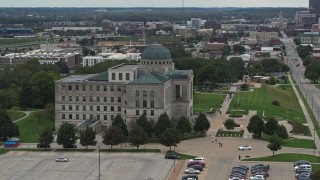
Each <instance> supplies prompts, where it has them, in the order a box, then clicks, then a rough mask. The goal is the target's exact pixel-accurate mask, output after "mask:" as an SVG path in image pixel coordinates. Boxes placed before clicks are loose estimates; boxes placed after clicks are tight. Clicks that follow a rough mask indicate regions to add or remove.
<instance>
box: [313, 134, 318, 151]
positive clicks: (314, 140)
mask: <svg viewBox="0 0 320 180" xmlns="http://www.w3.org/2000/svg"><path fill="white" fill-rule="evenodd" d="M313 143H314V145H316V128H313ZM316 148H317V147H316ZM315 151H316V150H315V148H313V155H315Z"/></svg>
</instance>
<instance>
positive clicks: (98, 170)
mask: <svg viewBox="0 0 320 180" xmlns="http://www.w3.org/2000/svg"><path fill="white" fill-rule="evenodd" d="M98 153H99V161H98V166H99V167H98V173H99V174H98V179H99V180H100V146H98Z"/></svg>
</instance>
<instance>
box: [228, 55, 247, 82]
mask: <svg viewBox="0 0 320 180" xmlns="http://www.w3.org/2000/svg"><path fill="white" fill-rule="evenodd" d="M229 67H230V68H229V69H228V70H229V71H231V72H232V74H234V75H235V76H236V77H237V79H242V77H243V75H244V74H245V72H246V70H245V63H244V61H243V59H242V58H237V57H233V58H230V60H229Z"/></svg>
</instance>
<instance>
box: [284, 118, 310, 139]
mask: <svg viewBox="0 0 320 180" xmlns="http://www.w3.org/2000/svg"><path fill="white" fill-rule="evenodd" d="M288 123H289V124H291V126H292V130H291V131H290V133H294V134H303V135H305V136H311V132H310V129H309V127H308V126H305V125H302V124H300V123H296V122H293V121H288Z"/></svg>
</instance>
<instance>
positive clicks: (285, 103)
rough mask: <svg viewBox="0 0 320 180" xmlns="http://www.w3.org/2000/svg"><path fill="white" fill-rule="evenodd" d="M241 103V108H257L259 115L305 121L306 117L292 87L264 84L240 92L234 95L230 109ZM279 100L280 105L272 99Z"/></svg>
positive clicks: (299, 121)
mask: <svg viewBox="0 0 320 180" xmlns="http://www.w3.org/2000/svg"><path fill="white" fill-rule="evenodd" d="M238 96H239V104H240V109H241V110H257V113H258V115H260V116H262V115H263V111H265V113H264V115H265V116H267V117H275V118H281V119H287V117H288V119H289V120H290V121H294V122H298V123H305V122H306V120H305V117H304V115H303V112H302V110H301V107H300V105H299V102H298V100H297V98H296V96H295V94H294V91H293V89H292V87H291V86H290V87H287V88H285V89H282V88H280V87H273V86H269V85H265V84H263V85H262V87H261V88H256V89H254V91H253V92H238V93H236V94H235V96H234V97H233V99H232V101H231V104H230V106H229V110H228V111H231V110H232V109H236V104H237V103H238ZM273 100H277V101H279V103H280V106H275V105H272V101H273Z"/></svg>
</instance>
